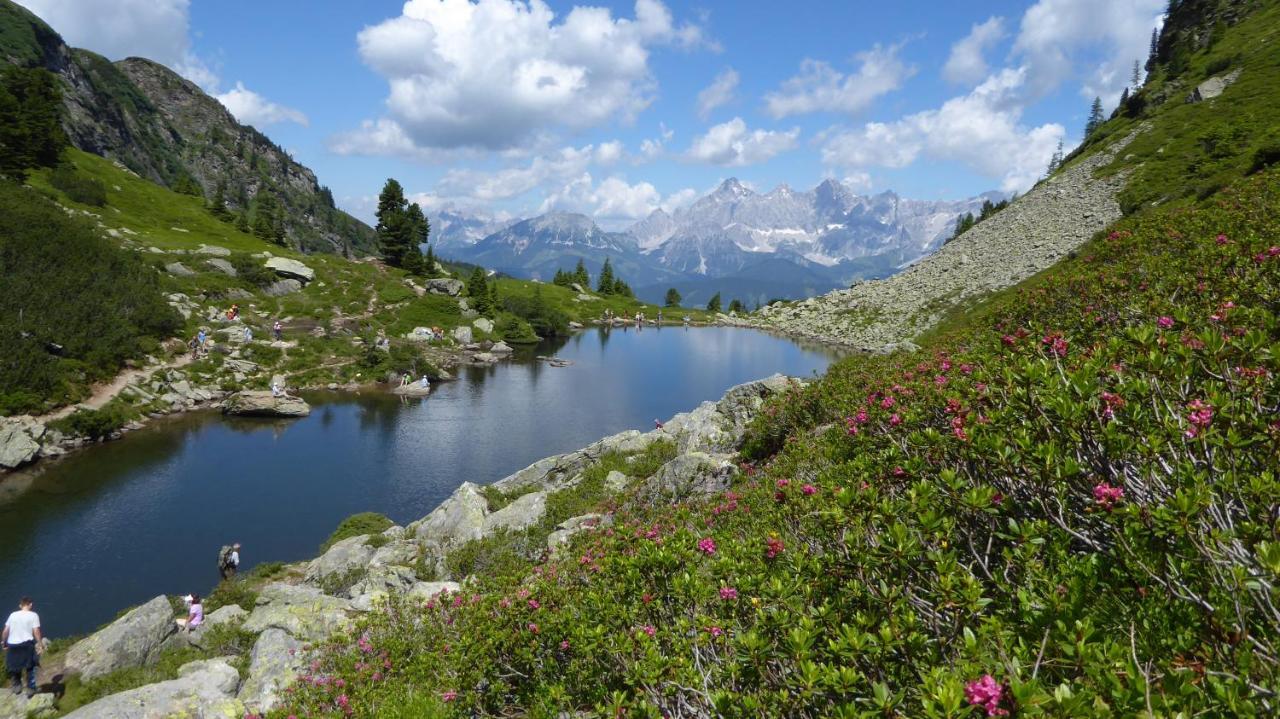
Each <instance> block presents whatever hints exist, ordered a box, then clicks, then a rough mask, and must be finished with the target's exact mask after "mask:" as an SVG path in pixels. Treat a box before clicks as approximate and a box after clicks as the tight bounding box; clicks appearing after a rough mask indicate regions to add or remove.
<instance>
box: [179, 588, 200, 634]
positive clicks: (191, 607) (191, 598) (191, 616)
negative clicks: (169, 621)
mask: <svg viewBox="0 0 1280 719" xmlns="http://www.w3.org/2000/svg"><path fill="white" fill-rule="evenodd" d="M182 601H184V602H186V603H187V616H186V618H185V619H175V620H173V621H174V622H176V623H177V625H178V629H180V630H182V631H187V632H193V631H195V629H196V627H198V626H200V625H201V624H203V623H204V604H202V603H201V602H200V595H199V594H188V595H187V596H185V597H183V598H182Z"/></svg>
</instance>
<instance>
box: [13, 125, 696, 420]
mask: <svg viewBox="0 0 1280 719" xmlns="http://www.w3.org/2000/svg"><path fill="white" fill-rule="evenodd" d="M66 159H67V162H68V163H69V164H70V165H71V166H73V167H74V168H75V171H76V173H77V174H78V175H80V176H82V177H86V178H90V179H92V180H94V181H97V182H100V183H102V186H103V187H105V189H106V204H105V206H102V207H96V206H93V205H86V204H81V203H78V202H75V201H73V200H71V199H70V198H69V197H68V196H67V195H65V194H64V193H63V192H61V191H59V190H58V189H56V188H54V186H53V185H52V183H51V177H52V174H53V172H52V170H49V169H39V170H35V171H33V172H32V173H31V176H30V179H29V184H30V185H31V186H32V187H33V188H35V190H37V191H38V192H40V193H41V194H43V195H44V196H46V197H48V198H51V199H54V200H56V201H57V202H59V203H61V204H62V205H64V206H65V207H67V208H70V210H71V211H72V212H73V213H74V214H77V215H80V216H83V217H84V218H85V219H86V220H87V221H89V222H90V223H92V224H95V225H97V226H98V227H99V229H100V231H101V232H103V233H105V234H107V235H108V236H110V237H111V238H113V241H115V242H117V243H118V244H120V245H121V246H123V247H126V248H129V249H131V250H133V251H135V252H136V253H138V255H139V256H140V257H141V258H143V259H144V260H145V261H146V262H147V263H148V264H149V265H150V266H152V267H153V268H154V270H155V271H156V272H157V273H158V274H159V284H160V288H161V289H162V291H163V292H165V293H173V292H179V293H182V294H185V295H187V296H188V297H189V298H190V299H191V300H193V301H194V302H195V303H196V304H197V306H198V307H197V311H196V312H195V313H194V314H193V315H192V317H190V318H189V319H188V320H186V322H185V323H184V325H183V327H182V328H181V330H180V332H179V333H178V335H177V336H178V337H179V338H182V339H185V338H186V337H188V336H191V335H193V334H194V333H195V332H196V331H197V330H198V329H199V328H200V327H205V328H214V329H216V327H217V326H218V323H217V322H210V321H209V320H208V319H207V317H208V314H209V313H210V312H213V311H217V312H221V311H222V310H225V309H226V308H227V307H229V306H230V304H231V303H232V302H233V301H236V302H238V303H239V304H240V305H241V307H242V310H243V317H244V319H245V321H246V322H247V323H248V324H249V325H250V326H251V327H253V328H254V331H255V333H256V335H257V337H259V338H263V339H265V338H267V337H268V335H269V330H270V327H271V324H272V323H273V322H274V321H275V320H276V319H277V318H280V319H282V320H283V321H284V324H285V327H286V333H287V334H288V339H291V340H293V341H296V342H298V346H297V347H294V348H289V349H288V350H286V351H284V352H281V351H279V350H275V349H273V348H268V347H265V346H259V347H255V348H254V350H253V351H252V353H251V354H252V355H253V356H252V359H253V361H255V362H257V363H259V364H261V365H262V371H261V372H260V373H258V374H256V375H254V376H252V377H250V378H248V379H247V380H245V381H244V384H245V385H247V386H249V387H258V388H264V387H266V385H267V383H268V382H269V378H270V376H271V374H272V373H273V372H283V373H285V374H286V375H288V380H289V382H290V384H291V385H293V386H308V385H324V384H328V383H330V382H340V383H345V382H352V381H368V380H370V379H374V378H380V377H383V376H385V374H386V372H388V371H392V370H395V371H404V370H409V369H411V370H413V371H415V372H416V371H426V372H428V373H429V374H433V375H434V374H437V370H436V369H435V365H437V364H438V363H439V362H440V361H442V360H444V359H445V358H444V356H443V355H441V354H440V352H441V351H442V350H443V347H444V346H447V345H448V344H449V343H442V344H441V343H437V344H436V345H433V346H421V345H418V344H415V343H411V342H408V341H406V340H404V339H403V336H404V335H405V334H406V333H408V332H410V331H412V330H413V329H414V328H415V327H420V326H428V327H431V326H436V327H440V328H442V329H444V330H445V331H446V332H449V331H451V330H452V329H454V328H455V327H458V326H461V325H464V324H465V325H469V324H471V322H472V320H471V319H468V318H465V317H464V316H463V313H462V311H461V310H460V308H459V305H458V302H457V300H456V299H454V298H450V297H444V296H437V295H431V294H427V295H424V296H421V297H419V296H418V295H417V294H416V293H415V291H414V290H413V288H412V286H411V284H410V282H411V281H413V280H411V278H409V277H408V276H407V275H406V274H405V273H404V272H402V271H400V270H397V269H394V268H388V267H386V266H385V265H382V264H381V263H377V262H373V261H351V260H347V259H344V258H341V257H337V256H334V255H302V254H299V253H296V252H294V251H292V250H288V249H286V248H283V247H280V246H277V245H273V244H270V243H267V242H264V241H262V240H261V239H259V238H257V237H254V236H252V235H249V234H246V233H243V232H240V231H238V230H236V229H235V227H234V226H233V225H232V224H229V223H226V222H222V221H219V220H218V219H216V218H214V217H213V216H212V215H211V214H210V213H209V212H208V210H207V209H206V207H205V205H204V203H203V202H202V201H201V200H200V199H199V198H195V197H191V196H188V195H182V194H178V193H175V192H172V191H171V190H168V189H166V188H164V187H162V186H160V185H157V184H155V183H153V182H150V181H148V180H146V179H143V178H141V177H139V176H137V175H135V174H133V173H132V172H130V171H128V170H127V169H124V168H122V167H120V166H118V165H116V164H115V163H113V162H111V161H109V160H106V159H103V158H101V157H98V156H96V155H92V154H89V153H85V152H81V151H79V150H75V149H68V150H67V151H66ZM201 245H211V246H216V247H222V248H225V249H227V250H230V251H231V252H232V253H233V256H232V258H231V259H232V260H233V261H235V262H241V263H247V264H248V265H249V266H252V267H259V266H260V265H261V262H262V260H261V259H259V258H253V257H251V256H252V255H255V254H257V255H260V254H261V253H264V252H270V253H272V254H273V255H277V256H287V257H292V258H294V259H297V260H299V261H302V262H304V263H305V264H307V265H309V266H311V267H312V268H313V269H314V270H315V271H316V275H317V277H316V281H315V282H312V283H310V284H309V285H308V286H307V287H306V288H305V289H304V290H302V291H301V292H297V293H294V294H289V295H285V296H282V297H272V296H268V295H267V294H265V293H264V292H263V288H262V286H261V285H259V284H257V283H256V282H255V281H254V278H248V277H244V276H241V277H238V278H233V277H229V276H227V275H225V274H222V273H221V272H218V271H217V270H215V269H214V268H213V267H211V266H210V265H208V264H207V263H206V260H208V259H210V257H211V256H204V255H196V254H188V253H191V252H193V251H195V250H197V249H198V248H199V247H200V246H201ZM173 262H182V263H183V264H184V266H186V267H187V268H189V269H190V270H192V271H194V272H195V273H196V274H195V275H194V276H190V277H176V276H173V275H171V274H169V273H167V272H165V271H164V267H165V266H166V265H167V264H169V263H173ZM459 276H460V277H463V278H465V274H461V273H460V274H459ZM265 279H266V280H268V281H269V280H271V279H274V278H272V277H270V275H269V273H268V275H267V277H266V278H265ZM419 282H420V281H419ZM498 285H499V291H498V294H499V302H500V304H504V307H505V303H504V302H503V300H504V298H506V297H513V298H526V299H528V298H532V297H533V295H534V293H535V291H536V292H537V293H539V294H540V295H541V296H542V298H543V300H544V302H545V303H546V304H547V305H548V306H550V307H552V308H554V309H555V310H558V311H559V312H560V313H561V315H562V317H563V320H564V322H568V321H578V322H583V323H585V322H586V321H588V320H589V319H591V318H595V317H599V316H600V315H602V314H603V312H604V310H605V309H606V308H609V309H612V310H613V311H614V312H616V313H618V314H621V315H629V314H632V313H634V312H636V311H638V310H643V311H645V312H647V313H648V314H649V316H650V317H653V316H655V315H656V313H657V309H658V308H656V307H653V306H648V305H643V304H640V303H637V302H635V301H633V300H626V299H622V298H598V299H593V300H591V301H585V302H580V301H577V299H576V293H573V292H572V291H570V290H567V289H565V288H562V287H555V286H552V285H541V284H538V283H532V282H526V281H520V280H510V279H502V280H499V281H498ZM237 293H239V297H240V299H235V298H234V297H233V296H234V295H237ZM244 297H247V298H248V299H243V298H244ZM698 316H699V317H701V315H700V314H699V315H698ZM510 317H511V315H510V313H508V312H506V310H505V309H500V310H499V311H497V312H496V313H495V315H494V317H493V319H494V320H495V321H496V322H498V324H499V325H500V326H502V321H503V320H504V319H510ZM379 331H381V332H384V333H386V334H387V335H388V336H389V337H391V339H392V346H393V347H392V352H391V353H389V354H388V353H382V354H371V353H367V352H366V351H365V345H364V344H362V342H363V341H364V340H365V339H372V338H373V337H375V336H376V335H377V333H378V332H379ZM522 334H524V335H525V336H526V337H527V331H526V332H524V333H522ZM475 335H476V337H477V339H480V340H483V339H492V340H499V339H504V334H503V332H502V330H500V329H497V328H495V330H494V332H492V333H489V334H485V333H481V332H476V333H475ZM505 338H506V339H514V336H509V337H505ZM151 351H155V348H152V350H151ZM173 351H174V352H179V353H180V352H181V351H182V350H180V349H174V350H173ZM131 356H135V355H131ZM122 360H123V358H122ZM221 360H222V358H221V357H217V356H215V357H212V358H210V359H209V360H205V361H202V362H199V363H196V365H195V366H193V371H195V372H196V373H197V375H198V376H202V377H204V378H206V379H207V380H209V381H212V382H214V383H215V384H221V385H223V386H225V387H227V388H235V387H237V386H239V383H238V382H235V381H232V380H230V379H229V378H228V377H227V375H228V373H227V372H226V371H225V370H224V369H223V367H222V361H221ZM101 379H103V377H102V376H99V375H97V374H92V375H84V376H82V377H81V383H80V385H79V387H72V388H68V389H66V391H61V392H59V394H58V395H57V396H56V397H55V396H46V397H45V398H44V399H45V400H46V404H45V408H48V407H51V406H56V405H58V404H61V403H66V402H72V401H76V400H77V399H79V398H80V397H82V396H83V393H84V391H85V385H86V384H87V383H89V382H92V381H97V380H101ZM22 409H24V410H33V409H36V407H35V406H27V405H24V406H23V408H22Z"/></svg>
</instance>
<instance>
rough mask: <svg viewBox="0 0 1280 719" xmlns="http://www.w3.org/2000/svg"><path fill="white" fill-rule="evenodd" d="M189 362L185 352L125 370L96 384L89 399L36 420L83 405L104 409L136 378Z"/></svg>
mask: <svg viewBox="0 0 1280 719" xmlns="http://www.w3.org/2000/svg"><path fill="white" fill-rule="evenodd" d="M189 364H191V355H190V354H187V353H185V352H184V353H183V354H182V355H180V356H178V358H177V359H173V360H170V361H168V362H162V363H160V364H156V365H151V366H149V367H142V368H139V369H130V370H125V371H124V372H121V373H120V374H118V375H116V376H115V379H113V380H111V381H110V382H107V383H105V384H98V385H94V387H93V391H92V392H91V393H90V394H89V397H88V398H87V399H85V400H83V401H81V402H78V403H76V404H69V405H67V406H66V407H61V408H59V409H56V410H54V411H52V412H50V413H48V414H45V415H41V416H39V417H36V421H37V422H40V423H42V424H47V423H49V422H52V421H53V420H55V419H62V418H63V417H66V416H68V415H70V414H71V413H72V412H75V411H76V410H77V409H81V408H83V407H88V408H89V409H102V407H103V406H104V405H105V404H106V403H108V402H110V401H111V400H113V399H115V397H116V395H118V394H120V392H121V391H122V390H123V389H124V388H125V387H127V386H129V385H130V384H132V383H133V382H134V380H138V379H143V380H145V379H147V378H149V377H151V375H153V374H155V373H156V372H158V371H160V370H168V369H176V368H178V367H185V366H187V365H189Z"/></svg>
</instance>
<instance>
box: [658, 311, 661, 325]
mask: <svg viewBox="0 0 1280 719" xmlns="http://www.w3.org/2000/svg"><path fill="white" fill-rule="evenodd" d="M658 324H662V310H658Z"/></svg>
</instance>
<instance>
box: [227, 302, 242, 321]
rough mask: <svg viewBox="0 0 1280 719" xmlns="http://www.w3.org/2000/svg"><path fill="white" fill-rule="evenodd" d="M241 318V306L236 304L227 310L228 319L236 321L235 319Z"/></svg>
mask: <svg viewBox="0 0 1280 719" xmlns="http://www.w3.org/2000/svg"><path fill="white" fill-rule="evenodd" d="M239 316H240V305H236V304H233V305H231V309H229V310H227V319H229V320H235V318H237V317H239Z"/></svg>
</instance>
